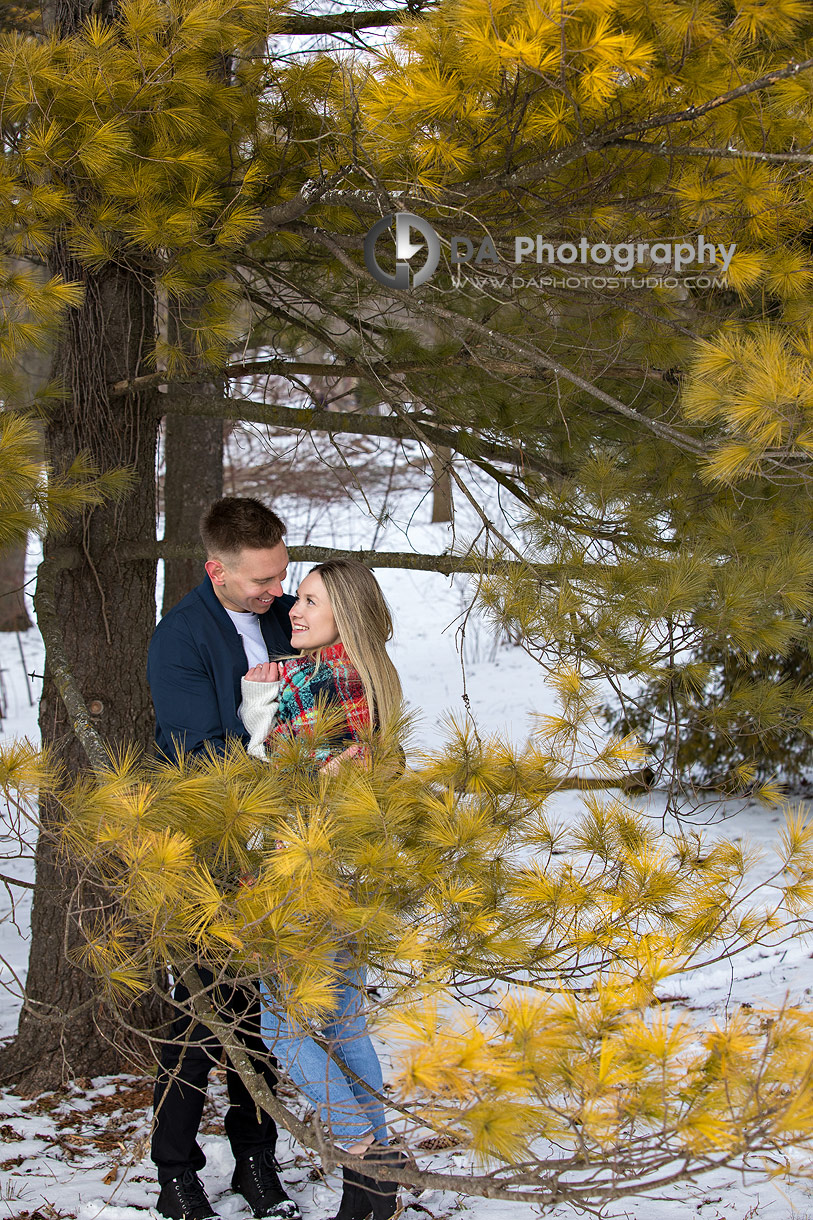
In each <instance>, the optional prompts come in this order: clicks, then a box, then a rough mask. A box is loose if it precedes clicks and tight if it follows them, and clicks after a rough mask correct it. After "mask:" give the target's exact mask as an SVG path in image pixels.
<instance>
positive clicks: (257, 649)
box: [147, 497, 300, 1220]
mask: <svg viewBox="0 0 813 1220" xmlns="http://www.w3.org/2000/svg"><path fill="white" fill-rule="evenodd" d="M284 533H285V526H284V525H283V523H282V521H280V519H279V517H278V516H277V515H276V514H275V513H273V512H272V511H271V510H270V509H269V508H266V506H265V505H264V504H261V503H260V502H259V501H258V500H251V499H244V498H236V497H228V498H226V499H223V500H217V501H216V502H215V503H214V504H213V505H212V506H211V508H210V509H209V510H208V512H207V513H206V514H205V515H204V517H203V520H202V521H201V537H202V539H203V543H204V546H205V547H206V554H207V559H206V564H205V569H206V578H205V580H204V581H203V583H202V584H200V585H198V587H197V588H196V589H193V590H192V592H191V593H189V594H187V596H186V597H185V598H183V600H182V601H180V602H179V603H178V605H177V606H174V607H173V608H172V610H170V611H169V613H168V614H166V615H165V616H164V618H163V619H162V620H161V622H160V623H159V624H158V626H157V627H156V629H155V633H154V635H153V637H152V641H151V643H150V651H149V657H148V661H147V677H148V680H149V684H150V690H151V692H152V698H153V703H154V704H155V715H156V743H157V747H158V749H159V751H160V752H161V753H163V754H165V755H166V756H168V757H169V758H176V757H178V756H179V755H180V754H182V753H184V752H185V753H190V754H197V755H201V754H205V753H206V752H207V751H211V750H214V751H216V752H219V753H222V752H223V751H224V750H225V748H226V743H227V741H229V740H232V741H234V740H238V741H242V742H243V744H246V743H247V742H248V741H249V734H248V733H247V732H246V730H245V728H244V727H243V724H242V722H241V720H240V717H239V716H238V707H239V704H240V679H241V678H242V676H243V674H244V673H245V672H246V671H247V669H248V668H249V667H250V666H252V665H257V664H260V663H261V662H264V661H269V660H272V661H273V660H274V659H275V658H277V657H279V656H285V655H288V654H290V652H291V623H290V620H289V618H288V609H289V607H290V606H291V605H292V604H293V601H294V599H293V598H292V597H289V596H286V595H285V594H284V593H283V592H282V581H283V580H284V579H285V576H286V574H287V567H288V552H287V550H286V548H285V543H284V542H283V535H284ZM198 970H199V973H200V975H201V977H202V978H203V981H204V983H205V984H206V986H211V984H212V983H213V981H214V980H213V978H212V975H211V974H210V973H209V972H207V971H206V970H204V969H203V968H201V967H199V968H198ZM175 998H176V999H177V1000H178V1001H179V1002H181V1003H183V1002H184V1001H185V1000H188V998H189V995H188V992H187V991H186V990H185V989H184V988H183V987H182V985H181V984H178V985H177V986H176V988H175ZM216 998H217V1004H218V1006H219V1007H220V1009H221V1010H225V1011H228V1012H229V1013H230V1014H231V1015H232V1016H233V1017H234V1018H235V1019H236V1020H238V1021H239V1032H240V1037H241V1039H242V1041H243V1042H244V1043H245V1045H246V1047H247V1048H248V1049H249V1051H250V1052H252V1053H253V1055H254V1056H256V1058H255V1059H254V1064H255V1067H256V1068H257V1070H258V1071H260V1072H261V1073H262V1075H263V1076H264V1077H265V1079H266V1081H267V1082H268V1084H269V1085H270V1086H271V1087H272V1088H273V1085H274V1078H273V1073H272V1071H271V1069H270V1067H269V1066H268V1065H267V1052H266V1048H265V1045H264V1043H263V1041H262V1039H261V1037H260V1012H259V999H258V998H255V997H253V996H252V995H251V994H250V993H249V992H247V991H245V990H243V989H241V988H238V987H235V988H233V989H228V990H226V989H225V988H223V987H220V988H219V989H218V990H217V992H216ZM220 1053H221V1048H220V1044H219V1043H218V1041H217V1039H216V1038H215V1037H214V1036H213V1035H212V1034H211V1033H210V1032H209V1031H208V1030H207V1029H205V1028H204V1027H203V1026H201V1025H199V1024H195V1023H194V1021H193V1020H192V1019H191V1018H190V1017H189V1016H187V1015H185V1014H183V1015H181V1016H179V1017H178V1018H177V1020H176V1021H175V1022H174V1024H173V1027H172V1035H171V1039H170V1040H169V1041H168V1042H167V1043H166V1044H165V1046H164V1047H163V1049H162V1053H161V1068H160V1071H159V1074H158V1077H157V1079H156V1084H155V1096H154V1107H155V1125H154V1129H153V1139H152V1159H153V1160H154V1161H155V1164H156V1166H157V1167H158V1181H159V1184H160V1186H161V1193H160V1195H159V1198H158V1211H159V1212H160V1213H161V1215H163V1216H166V1217H170V1218H171V1220H210V1218H212V1217H217V1212H215V1211H214V1210H213V1208H212V1205H211V1203H210V1202H209V1200H208V1199H207V1197H206V1193H205V1191H204V1189H203V1186H202V1184H201V1182H200V1179H199V1178H198V1176H197V1170H199V1169H201V1168H202V1167H203V1166H204V1165H205V1164H206V1158H205V1156H204V1155H203V1152H202V1150H201V1148H200V1146H199V1144H198V1143H197V1134H198V1128H199V1126H200V1119H201V1115H202V1112H203V1103H204V1099H205V1096H206V1083H207V1079H208V1075H209V1070H210V1068H211V1067H212V1065H213V1063H215V1062H217V1061H218V1060H219V1058H220ZM226 1081H227V1085H228V1092H229V1101H230V1103H231V1104H230V1107H229V1110H228V1113H227V1114H226V1120H225V1127H226V1134H227V1136H228V1138H229V1143H230V1144H231V1147H232V1151H233V1153H234V1158H235V1162H236V1164H235V1170H234V1175H233V1177H232V1190H235V1191H237V1192H238V1193H240V1194H242V1195H243V1197H244V1198H245V1199H246V1200H247V1202H248V1203H249V1205H250V1206H251V1208H252V1211H253V1212H254V1215H255V1216H258V1217H259V1216H271V1217H277V1218H279V1220H300V1213H299V1209H298V1208H297V1205H296V1203H294V1201H293V1200H292V1199H289V1198H288V1196H287V1194H286V1193H285V1190H284V1188H283V1185H282V1183H281V1182H280V1179H279V1176H278V1173H277V1165H276V1162H275V1160H274V1148H275V1146H276V1136H277V1132H276V1127H275V1125H274V1122H273V1120H272V1119H271V1118H270V1116H268V1115H266V1114H262V1113H259V1112H258V1110H257V1107H256V1105H255V1103H254V1102H253V1101H252V1099H251V1096H250V1095H249V1093H248V1090H247V1089H246V1087H245V1085H244V1084H243V1083H242V1081H241V1080H240V1077H239V1075H238V1074H237V1073H236V1072H235V1071H234V1070H233V1069H232V1068H231V1067H230V1066H229V1067H227V1069H226Z"/></svg>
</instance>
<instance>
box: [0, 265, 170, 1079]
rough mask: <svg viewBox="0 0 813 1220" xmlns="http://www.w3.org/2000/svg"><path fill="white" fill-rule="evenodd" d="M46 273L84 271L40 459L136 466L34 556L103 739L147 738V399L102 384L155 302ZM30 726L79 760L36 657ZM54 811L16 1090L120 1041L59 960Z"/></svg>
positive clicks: (80, 1067)
mask: <svg viewBox="0 0 813 1220" xmlns="http://www.w3.org/2000/svg"><path fill="white" fill-rule="evenodd" d="M52 270H53V271H54V272H58V273H60V274H61V275H63V276H64V277H65V278H66V279H69V280H80V281H82V283H83V285H84V289H85V300H84V304H83V306H82V307H81V309H77V310H75V311H72V312H71V313H70V315H69V317H68V320H67V322H66V325H65V328H64V331H63V333H62V335H61V338H60V341H59V343H58V346H57V350H56V353H55V368H56V369H58V370H59V372H60V375H61V377H62V379H63V382H64V384H65V386H66V396H65V398H64V400H63V402H62V403H61V404H59V405H58V406H57V407H55V409H54V411H53V414H52V416H51V418H50V419H49V421H48V424H47V427H46V450H47V457H48V459H49V461H50V462H51V463H52V465H53V467H54V469H55V470H56V471H57V472H62V471H65V470H66V469H67V468H68V467H69V466H70V465H71V462H72V461H73V459H74V458H75V457H76V455H77V454H78V453H82V452H85V453H87V454H89V455H90V457H91V458H92V460H93V461H94V463H95V464H96V466H97V468H98V469H99V470H102V471H104V470H109V469H111V468H120V467H122V466H126V467H129V468H130V469H131V470H132V471H133V475H134V484H133V488H132V490H131V492H130V493H129V495H128V496H127V499H126V502H124V503H122V504H120V505H116V504H108V505H106V506H104V507H102V508H97V509H94V510H92V511H87V512H86V513H85V514H84V515H83V516H82V518H81V519H78V520H76V521H75V522H74V524H73V525H72V526H71V528H70V530H69V531H68V533H67V534H63V535H61V536H60V537H58V538H51V537H48V538H46V542H45V557H46V561H47V562H48V563H49V565H52V566H53V567H56V568H57V569H58V571H57V573H56V584H55V608H56V614H57V617H58V619H59V622H60V625H61V629H62V633H63V637H64V644H65V653H66V656H67V661H68V664H69V665H70V668H71V670H72V672H73V674H74V676H75V678H76V681H77V683H78V686H79V689H80V690H81V692H82V694H83V695H84V698H85V701H86V703H87V705H88V707H89V710H90V712H91V713H92V715H93V717H94V720H95V722H96V724H97V726H98V728H99V731H100V733H101V734H102V736H103V737H104V738H106V739H108V740H109V741H111V742H127V741H130V742H136V743H138V744H141V745H144V746H146V745H147V744H148V742H149V741H150V739H151V736H152V729H153V723H152V714H151V704H150V699H149V693H148V690H147V686H146V674H145V660H146V648H147V644H148V641H149V638H150V635H151V633H152V630H153V627H154V625H155V563H154V561H153V560H150V559H144V560H140V561H138V560H133V559H132V558H131V557H129V556H128V554H127V552H128V550H131V549H137V548H139V547H140V548H141V550H142V553H143V550H144V544H145V542H151V541H153V540H154V538H155V447H156V439H157V425H158V416H157V408H156V402H155V397H156V396H155V392H154V391H151V390H147V391H146V392H144V393H141V394H133V395H131V396H126V397H118V398H116V399H115V400H113V401H111V399H110V395H109V387H110V386H111V385H112V383H113V382H115V381H116V380H118V379H121V378H123V377H132V376H134V375H137V374H138V373H139V372H140V371H143V368H144V365H143V361H144V358H145V356H146V355H147V354H148V353H149V351H150V350H151V347H152V341H153V317H154V304H153V299H152V295H151V292H150V288H149V282H148V280H146V279H145V277H144V276H141V275H137V274H136V273H134V272H133V271H130V270H128V269H127V268H126V267H121V266H118V267H110V268H107V269H105V270H104V271H103V272H100V273H89V272H87V271H86V270H85V269H83V268H82V267H81V266H79V265H78V264H76V263H75V262H73V261H72V260H71V259H70V258H69V256H68V255H67V254H66V253H65V251H64V250H60V249H57V251H56V252H55V253H54V255H53V259H52ZM125 623H126V632H125V631H123V630H122V625H123V624H125ZM40 727H41V731H42V739H43V743H44V744H45V745H48V746H50V747H51V748H52V749H53V750H54V751H55V753H56V754H57V756H58V757H59V759H60V760H61V761H62V762H63V763H64V765H65V766H66V767H67V769H68V770H69V772H71V773H73V774H76V773H78V772H79V771H82V770H84V769H86V767H87V759H86V758H85V756H84V754H83V751H82V747H81V746H80V745H79V742H78V741H77V739H76V737H75V735H74V732H73V730H72V724H71V721H70V718H69V717H68V715H67V713H66V711H65V708H64V705H63V703H62V700H61V698H60V696H59V694H58V692H57V689H56V687H55V685H54V682H53V678H52V676H51V674H49V666H48V656H47V654H46V662H45V683H44V689H43V696H42V702H41V706H40ZM58 817H59V811H58V809H57V807H56V806H55V805H54V804H52V803H44V806H43V808H42V809H41V833H40V836H39V842H38V845H37V879H36V888H35V891H34V899H33V909H32V919H31V950H30V958H29V970H28V979H27V985H26V997H25V1005H24V1008H23V1012H22V1015H21V1019H20V1026H19V1030H18V1033H17V1037H16V1039H15V1040H14V1041H13V1042H12V1043H11V1044H10V1046H9V1047H7V1048H6V1050H5V1051H4V1052H3V1055H2V1058H0V1079H2V1080H3V1081H4V1082H5V1083H13V1084H14V1086H15V1088H17V1089H20V1090H21V1091H24V1092H34V1091H42V1090H44V1089H49V1088H55V1087H58V1086H59V1085H60V1084H61V1083H62V1082H63V1081H64V1079H65V1078H66V1077H70V1076H74V1075H98V1074H99V1073H103V1072H109V1071H114V1070H118V1069H120V1067H121V1064H122V1061H123V1052H124V1053H125V1055H126V1052H127V1051H128V1050H129V1049H131V1048H126V1047H121V1046H120V1045H117V1044H116V1042H115V1038H119V1039H120V1035H119V1034H116V1035H114V1033H113V1029H114V1027H113V1025H112V1024H111V1025H108V1024H107V1022H106V1020H105V1014H104V1010H103V1007H102V1005H101V1002H100V1001H99V1000H98V998H97V997H96V995H95V992H94V985H93V983H92V982H91V980H90V979H89V977H88V976H87V975H86V974H85V973H84V972H83V971H81V970H79V969H77V968H76V967H74V966H73V965H72V964H71V962H70V960H69V955H70V949H71V948H72V946H73V945H74V944H76V943H77V936H76V933H75V930H74V929H73V928H72V927H71V922H70V917H69V916H68V914H67V913H68V911H69V908H70V900H71V894H72V893H73V890H74V887H75V885H76V880H77V879H76V876H75V874H74V873H73V872H72V871H71V870H70V869H67V868H66V867H65V862H64V859H62V858H58V856H57V853H56V850H55V847H54V842H53V838H52V835H51V834H50V833H49V832H50V829H51V827H52V826H53V824H54V822H55V821H56V820H57V819H58ZM66 920H67V921H68V922H67V930H66ZM66 945H67V946H68V956H66V953H65V947H66ZM157 1015H158V1014H157V1013H155V1012H147V1013H140V1014H138V1015H137V1016H135V1023H136V1024H139V1023H144V1022H146V1023H149V1024H152V1023H155V1022H154V1021H152V1020H151V1017H153V1016H154V1017H157Z"/></svg>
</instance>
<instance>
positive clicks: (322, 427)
mask: <svg viewBox="0 0 813 1220" xmlns="http://www.w3.org/2000/svg"><path fill="white" fill-rule="evenodd" d="M166 400H167V403H166V410H167V412H168V413H172V414H173V415H195V416H202V417H207V418H208V417H214V418H227V419H228V418H231V419H241V420H249V421H250V422H252V423H257V424H270V425H272V426H274V427H281V428H292V429H295V430H296V431H297V432H328V433H330V434H334V433H350V434H352V435H359V436H385V437H391V438H393V439H395V440H411V439H414V437H415V432H414V429H413V428H412V427H410V420H411V421H413V422H414V423H415V424H419V425H420V428H421V430H422V432H424V433H425V435H426V437H427V439H428V440H431V441H432V442H433V443H434V444H437V445H446V446H448V448H450V449H454V450H455V451H456V452H457V453H461V454H462V455H463V456H464V457H471V458H472V460H476V459H475V454H476V457H477V458H486V459H488V458H491V459H492V460H494V461H497V462H510V463H511V465H514V466H518V467H520V469H522V468H523V467H524V468H525V469H529V470H534V471H536V472H537V473H538V474H543V475H544V476H545V477H546V478H547V479H551V480H553V479H562V478H564V477H565V476H566V475H567V469H566V467H565V466H564V465H562V466H560V467H556V466H554V465H553V463H551V462H547V461H545V460H544V459H543V458H540V457H538V456H537V455H535V454H533V453H526V452H525V450H523V449H520V448H514V447H513V446H509V445H498V444H495V443H494V442H493V441H488V440H483V439H482V438H481V437H479V436H478V435H477V434H476V433H475V432H473V431H466V430H464V429H463V428H459V429H455V430H454V431H452V430H451V429H447V428H443V427H438V426H437V425H436V424H434V423H432V422H431V421H429V420H426V419H425V418H424V417H423V416H421V417H417V416H416V417H411V416H410V417H408V418H407V419H400V418H398V417H397V416H388V415H361V414H359V413H358V412H356V411H317V410H315V409H311V408H310V407H285V406H281V405H279V404H277V403H271V404H264V403H257V402H252V401H247V400H245V399H234V398H217V397H215V396H209V395H206V396H204V395H193V394H185V393H179V392H178V391H172V392H171V393H169V394H167V395H166ZM489 473H492V477H495V476H494V474H493V472H489ZM512 490H513V489H512ZM514 494H516V492H515V493H514Z"/></svg>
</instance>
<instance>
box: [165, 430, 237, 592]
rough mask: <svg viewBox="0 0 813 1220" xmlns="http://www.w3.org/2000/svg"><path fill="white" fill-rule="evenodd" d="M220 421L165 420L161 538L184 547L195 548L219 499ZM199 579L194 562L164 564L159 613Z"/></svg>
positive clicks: (198, 565)
mask: <svg viewBox="0 0 813 1220" xmlns="http://www.w3.org/2000/svg"><path fill="white" fill-rule="evenodd" d="M224 427H225V424H224V422H223V420H221V419H198V418H196V417H194V416H184V415H168V416H167V419H166V424H165V429H166V430H165V433H164V539H165V541H167V542H172V543H176V544H179V545H185V546H197V545H199V544H200V533H199V530H198V526H199V522H200V519H201V516H202V515H203V512H204V510H205V509H206V508H208V506H209V505H210V504H211V503H212V501H213V500H217V499H219V498H220V496H222V495H223V429H224ZM202 579H203V568H202V565H201V561H200V560H199V559H166V560H165V561H164V599H163V605H162V610H161V613H162V614H166V612H167V610H171V609H172V607H173V606H174V605H175V604H176V603H177V602H179V601H180V600H181V598H182V597H184V596H185V595H186V594H187V593H188V592H189V590H190V589H194V587H195V585H199V584H200V582H201V580H202Z"/></svg>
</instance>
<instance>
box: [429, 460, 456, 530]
mask: <svg viewBox="0 0 813 1220" xmlns="http://www.w3.org/2000/svg"><path fill="white" fill-rule="evenodd" d="M429 461H430V464H431V468H432V520H433V521H451V519H452V508H453V501H452V476H451V474H450V467H451V464H452V451H451V449H447V448H446V446H445V445H439V446H438V448H437V451H436V452H435V451H433V452H432V453H431V455H430V458H429Z"/></svg>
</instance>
